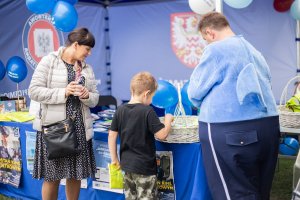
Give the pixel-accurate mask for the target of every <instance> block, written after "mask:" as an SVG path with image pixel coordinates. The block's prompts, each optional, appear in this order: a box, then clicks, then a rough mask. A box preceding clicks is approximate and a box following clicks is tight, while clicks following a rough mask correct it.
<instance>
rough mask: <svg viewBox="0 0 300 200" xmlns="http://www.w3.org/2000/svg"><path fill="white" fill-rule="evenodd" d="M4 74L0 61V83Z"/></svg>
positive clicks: (4, 70)
mask: <svg viewBox="0 0 300 200" xmlns="http://www.w3.org/2000/svg"><path fill="white" fill-rule="evenodd" d="M5 74H6V69H5V66H4V65H3V63H2V62H1V60H0V81H1V80H2V79H3V78H4V76H5Z"/></svg>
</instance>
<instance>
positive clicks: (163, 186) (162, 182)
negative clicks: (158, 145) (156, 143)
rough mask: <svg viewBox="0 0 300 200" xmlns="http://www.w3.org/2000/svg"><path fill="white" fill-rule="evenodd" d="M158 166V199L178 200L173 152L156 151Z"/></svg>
mask: <svg viewBox="0 0 300 200" xmlns="http://www.w3.org/2000/svg"><path fill="white" fill-rule="evenodd" d="M156 164H157V189H158V199H160V200H171V199H172V200H173V199H176V196H175V194H176V193H175V184H174V173H173V154H172V151H156Z"/></svg>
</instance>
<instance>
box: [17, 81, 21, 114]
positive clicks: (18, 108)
mask: <svg viewBox="0 0 300 200" xmlns="http://www.w3.org/2000/svg"><path fill="white" fill-rule="evenodd" d="M17 97H18V102H17V111H20V107H19V102H20V101H19V100H20V98H19V83H17Z"/></svg>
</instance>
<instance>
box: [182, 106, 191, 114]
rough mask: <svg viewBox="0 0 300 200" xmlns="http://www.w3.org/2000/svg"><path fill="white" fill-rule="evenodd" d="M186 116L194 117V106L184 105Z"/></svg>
mask: <svg viewBox="0 0 300 200" xmlns="http://www.w3.org/2000/svg"><path fill="white" fill-rule="evenodd" d="M183 109H184V112H185V115H192V106H191V105H185V104H183Z"/></svg>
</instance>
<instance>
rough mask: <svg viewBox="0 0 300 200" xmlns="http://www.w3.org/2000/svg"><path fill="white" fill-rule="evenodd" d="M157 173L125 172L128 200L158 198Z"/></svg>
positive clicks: (125, 188) (126, 196) (151, 199)
mask: <svg viewBox="0 0 300 200" xmlns="http://www.w3.org/2000/svg"><path fill="white" fill-rule="evenodd" d="M156 182H157V178H156V175H150V176H149V175H141V174H135V173H130V172H125V175H124V190H125V191H124V192H125V198H126V200H156V199H157V185H156Z"/></svg>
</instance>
